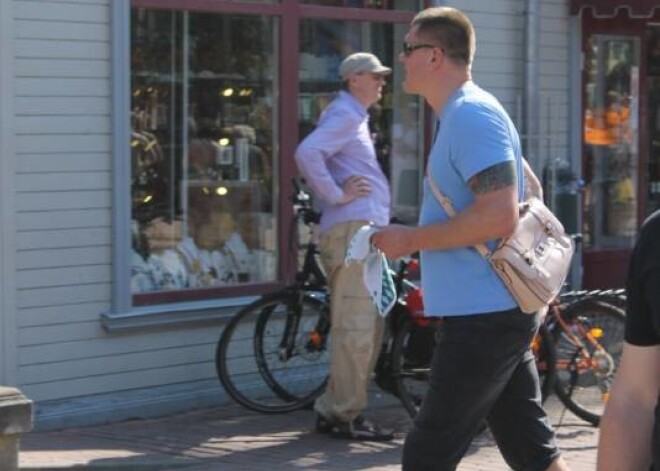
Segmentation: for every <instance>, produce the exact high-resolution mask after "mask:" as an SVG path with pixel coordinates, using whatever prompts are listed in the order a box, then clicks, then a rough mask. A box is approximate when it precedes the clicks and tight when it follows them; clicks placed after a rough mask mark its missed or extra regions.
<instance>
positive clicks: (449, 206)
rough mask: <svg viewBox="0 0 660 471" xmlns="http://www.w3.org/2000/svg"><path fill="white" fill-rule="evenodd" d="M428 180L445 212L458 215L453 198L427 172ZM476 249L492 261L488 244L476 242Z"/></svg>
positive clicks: (450, 215)
mask: <svg viewBox="0 0 660 471" xmlns="http://www.w3.org/2000/svg"><path fill="white" fill-rule="evenodd" d="M426 180H428V182H429V186H430V187H431V191H432V192H433V196H435V199H436V200H438V203H440V206H442V207H443V209H444V210H445V212H446V213H447V214H448V215H449V217H452V218H453V217H454V216H456V210H455V209H454V205H453V203H452V202H451V199H449V198H448V197H447V196H445V195H444V194H443V193H442V192H441V191H440V189H439V188H438V185H436V184H435V182H434V181H433V178H431V175H430V174H429V173H428V172H427V173H426ZM474 248H475V249H477V251H478V252H479V253H480V254H481V255H482V256H483V257H484V258H485V259H486V260H488V261H490V257H491V255H492V252H491V251H490V250H488V247H486V244H475V246H474Z"/></svg>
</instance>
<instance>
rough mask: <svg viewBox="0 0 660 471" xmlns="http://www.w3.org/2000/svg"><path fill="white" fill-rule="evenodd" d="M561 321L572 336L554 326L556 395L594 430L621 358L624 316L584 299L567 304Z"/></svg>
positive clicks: (619, 312) (611, 308) (610, 307)
mask: <svg viewBox="0 0 660 471" xmlns="http://www.w3.org/2000/svg"><path fill="white" fill-rule="evenodd" d="M562 317H564V320H565V321H566V323H567V325H568V328H569V329H570V332H571V333H572V334H573V336H571V335H569V333H567V332H566V331H565V330H564V329H563V328H562V326H561V324H560V323H559V322H558V323H557V325H556V326H555V329H554V337H555V345H556V350H557V375H556V383H555V391H556V393H557V396H558V397H559V399H560V400H561V401H562V403H563V404H564V405H565V406H566V407H567V408H568V409H569V410H570V411H571V412H573V413H574V414H575V415H577V416H578V417H580V418H581V419H583V420H586V421H587V422H589V423H591V424H592V425H594V426H597V425H598V423H599V422H600V418H601V416H602V415H603V410H604V408H605V404H606V402H607V399H608V398H609V393H610V389H611V387H612V380H613V378H614V373H615V372H616V369H617V367H618V365H619V361H620V358H621V352H622V350H623V339H624V324H625V315H624V313H623V311H622V310H621V309H618V308H616V307H614V306H613V305H611V304H606V303H601V302H598V301H595V300H593V299H584V300H580V301H576V302H574V303H571V304H569V305H568V306H567V307H566V309H565V311H564V312H563V313H562ZM587 332H588V333H589V334H590V335H591V337H592V338H594V339H595V341H596V345H593V344H591V343H590V342H589V341H588V338H587V334H586V333H587ZM572 337H575V339H574V338H572ZM599 346H600V347H602V348H599Z"/></svg>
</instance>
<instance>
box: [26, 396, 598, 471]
mask: <svg viewBox="0 0 660 471" xmlns="http://www.w3.org/2000/svg"><path fill="white" fill-rule="evenodd" d="M374 402H375V404H374ZM372 404H373V405H372V407H371V408H370V410H369V411H368V415H369V416H370V417H372V418H374V419H375V420H377V421H378V422H379V423H382V424H384V425H386V426H389V427H392V428H394V429H395V430H396V432H397V436H396V439H395V440H394V441H393V442H391V443H360V442H349V441H343V440H334V439H330V438H328V437H327V436H324V435H319V434H317V433H314V432H313V430H312V426H313V414H312V412H311V411H298V412H294V413H291V414H285V415H276V416H265V415H260V414H255V413H251V412H249V411H246V410H245V409H241V408H239V407H238V406H235V405H229V406H223V407H215V408H210V409H204V410H199V411H194V412H190V413H186V414H180V415H176V416H170V417H165V418H161V419H150V420H134V421H128V422H123V423H119V424H111V425H104V426H99V427H89V428H79V429H68V430H63V431H59V432H36V433H31V434H27V435H25V436H24V437H23V438H22V440H21V456H20V465H21V469H22V470H25V471H27V470H30V471H37V470H39V471H50V470H61V469H72V468H75V469H77V470H84V469H88V470H92V469H98V470H131V471H141V470H175V469H185V470H186V471H216V470H217V471H220V470H222V471H263V470H272V471H276V470H280V469H300V470H314V471H339V470H342V471H357V470H360V471H390V470H392V471H393V470H399V469H400V464H399V463H400V458H401V447H402V444H403V438H404V436H405V433H406V431H407V430H408V428H409V427H410V425H411V421H410V419H409V418H408V416H407V415H406V414H405V412H404V410H403V408H402V407H400V406H399V405H397V404H396V403H394V402H393V401H392V400H382V401H381V402H380V403H379V401H378V400H376V401H372ZM547 409H548V411H549V413H550V416H551V419H552V422H553V424H555V426H556V425H557V424H559V421H560V420H562V422H561V426H559V427H558V429H557V436H558V441H559V444H560V446H561V448H562V449H563V451H564V456H565V458H566V460H567V462H568V463H569V464H570V466H571V467H572V469H573V471H587V470H589V471H592V470H594V469H595V462H596V444H597V440H598V431H597V429H595V428H593V427H591V426H589V425H587V424H586V423H584V422H582V421H581V420H579V419H577V418H575V417H574V416H573V415H572V414H571V413H570V412H566V413H565V414H564V416H563V419H561V417H562V411H563V408H562V407H561V405H560V404H559V403H558V401H557V400H556V399H555V398H554V397H553V398H550V400H549V401H548V404H547ZM506 469H508V468H507V466H506V465H505V464H504V462H503V460H502V458H501V457H500V455H499V452H498V451H497V448H496V447H495V445H494V443H493V440H492V438H491V437H490V436H489V435H488V433H485V434H482V435H481V436H479V437H477V438H476V439H475V440H474V442H473V445H472V447H471V448H470V450H469V452H468V454H467V456H466V457H465V459H464V460H463V462H462V463H461V466H460V467H459V470H460V471H477V470H479V471H500V470H506Z"/></svg>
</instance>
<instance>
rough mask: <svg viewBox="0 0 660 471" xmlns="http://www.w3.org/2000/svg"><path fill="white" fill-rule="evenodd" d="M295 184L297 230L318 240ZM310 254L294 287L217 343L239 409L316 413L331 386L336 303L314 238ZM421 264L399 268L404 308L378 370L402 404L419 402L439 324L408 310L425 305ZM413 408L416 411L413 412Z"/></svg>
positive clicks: (254, 307)
mask: <svg viewBox="0 0 660 471" xmlns="http://www.w3.org/2000/svg"><path fill="white" fill-rule="evenodd" d="M294 184H296V187H295V193H294V195H293V197H292V202H293V204H294V209H295V218H294V221H293V224H296V225H297V224H298V221H302V222H303V224H304V225H305V226H307V227H308V228H309V231H310V234H312V233H313V230H314V229H313V227H314V225H315V224H316V223H317V222H318V220H319V215H318V214H317V213H316V212H315V211H314V209H313V207H312V203H311V198H310V196H309V193H308V192H307V191H305V189H304V188H303V187H301V186H300V183H299V182H298V183H297V182H294ZM303 247H304V253H305V255H304V258H303V264H302V268H301V269H300V271H299V272H298V273H297V275H296V278H295V281H294V283H292V284H291V285H289V286H286V287H285V288H283V289H281V290H279V291H277V292H275V293H272V294H268V295H264V296H262V297H260V298H259V299H257V300H256V301H254V302H253V303H251V304H249V305H247V306H245V307H244V308H242V309H241V310H240V311H239V312H238V313H237V314H236V315H235V316H234V317H233V318H232V319H231V320H230V321H229V323H228V324H227V325H226V327H225V328H224V330H223V332H222V334H221V336H220V339H219V341H218V344H217V348H216V355H215V365H216V372H217V375H218V378H219V380H220V382H221V383H222V385H223V386H224V388H225V390H226V391H227V393H228V394H229V395H230V396H231V397H232V398H233V399H234V400H235V401H236V402H238V403H239V404H241V405H243V406H245V407H247V408H249V409H252V410H255V411H258V412H263V413H284V412H290V411H293V410H297V409H302V408H305V407H309V406H310V405H311V404H312V403H313V401H314V400H315V399H316V398H317V397H318V396H319V395H320V394H321V393H322V392H323V390H324V388H325V385H326V381H327V375H328V371H329V364H328V362H329V352H328V348H327V346H328V345H329V343H328V340H329V335H330V310H329V297H328V292H327V288H326V280H325V276H324V274H323V271H322V268H321V267H320V265H319V262H318V259H317V257H318V248H317V246H316V243H315V241H314V237H312V236H310V237H308V240H307V242H306V243H305V244H303ZM414 263H415V262H414V261H400V262H399V266H398V268H397V270H395V271H393V272H392V273H393V279H394V284H395V287H396V291H397V301H396V303H395V305H394V307H393V308H392V311H391V312H390V313H389V314H388V316H387V319H386V329H385V330H386V333H385V335H384V338H383V344H382V348H381V352H380V354H379V357H378V359H377V361H376V366H375V371H374V373H375V381H376V383H377V384H378V385H379V386H380V387H381V388H382V389H384V390H385V391H387V392H390V393H392V394H394V395H395V396H398V397H400V398H401V400H402V402H403V403H404V405H406V404H410V403H411V402H410V398H411V397H413V396H414V392H413V391H408V390H407V388H409V387H412V386H414V385H416V383H418V382H419V381H420V380H424V378H425V377H424V376H420V374H419V368H418V367H419V365H428V363H429V362H430V355H431V353H432V346H433V345H432V340H431V339H432V336H433V333H434V324H433V323H432V322H429V321H428V320H425V319H421V318H420V316H419V315H417V314H416V313H413V312H411V310H410V309H409V308H408V303H413V304H414V303H415V301H416V300H418V301H421V295H420V294H419V288H418V287H417V286H416V285H415V284H413V283H412V282H410V281H409V280H408V279H407V274H408V271H409V269H410V268H411V266H413V265H414ZM410 339H415V342H413V343H410ZM412 344H415V345H417V347H415V348H413V347H412V346H411V345H412ZM406 408H407V409H408V410H409V411H411V409H410V407H409V405H407V406H406Z"/></svg>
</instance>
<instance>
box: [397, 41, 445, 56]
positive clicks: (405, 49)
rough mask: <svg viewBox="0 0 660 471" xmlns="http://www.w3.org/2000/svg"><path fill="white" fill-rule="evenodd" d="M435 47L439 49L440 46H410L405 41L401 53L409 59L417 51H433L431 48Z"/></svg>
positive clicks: (420, 44) (421, 44)
mask: <svg viewBox="0 0 660 471" xmlns="http://www.w3.org/2000/svg"><path fill="white" fill-rule="evenodd" d="M434 47H438V46H434V45H433V44H426V43H419V44H410V43H407V42H405V41H404V43H403V49H402V51H401V52H403V55H404V56H406V57H408V56H410V54H412V53H413V52H415V51H416V50H417V49H431V48H434Z"/></svg>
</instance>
